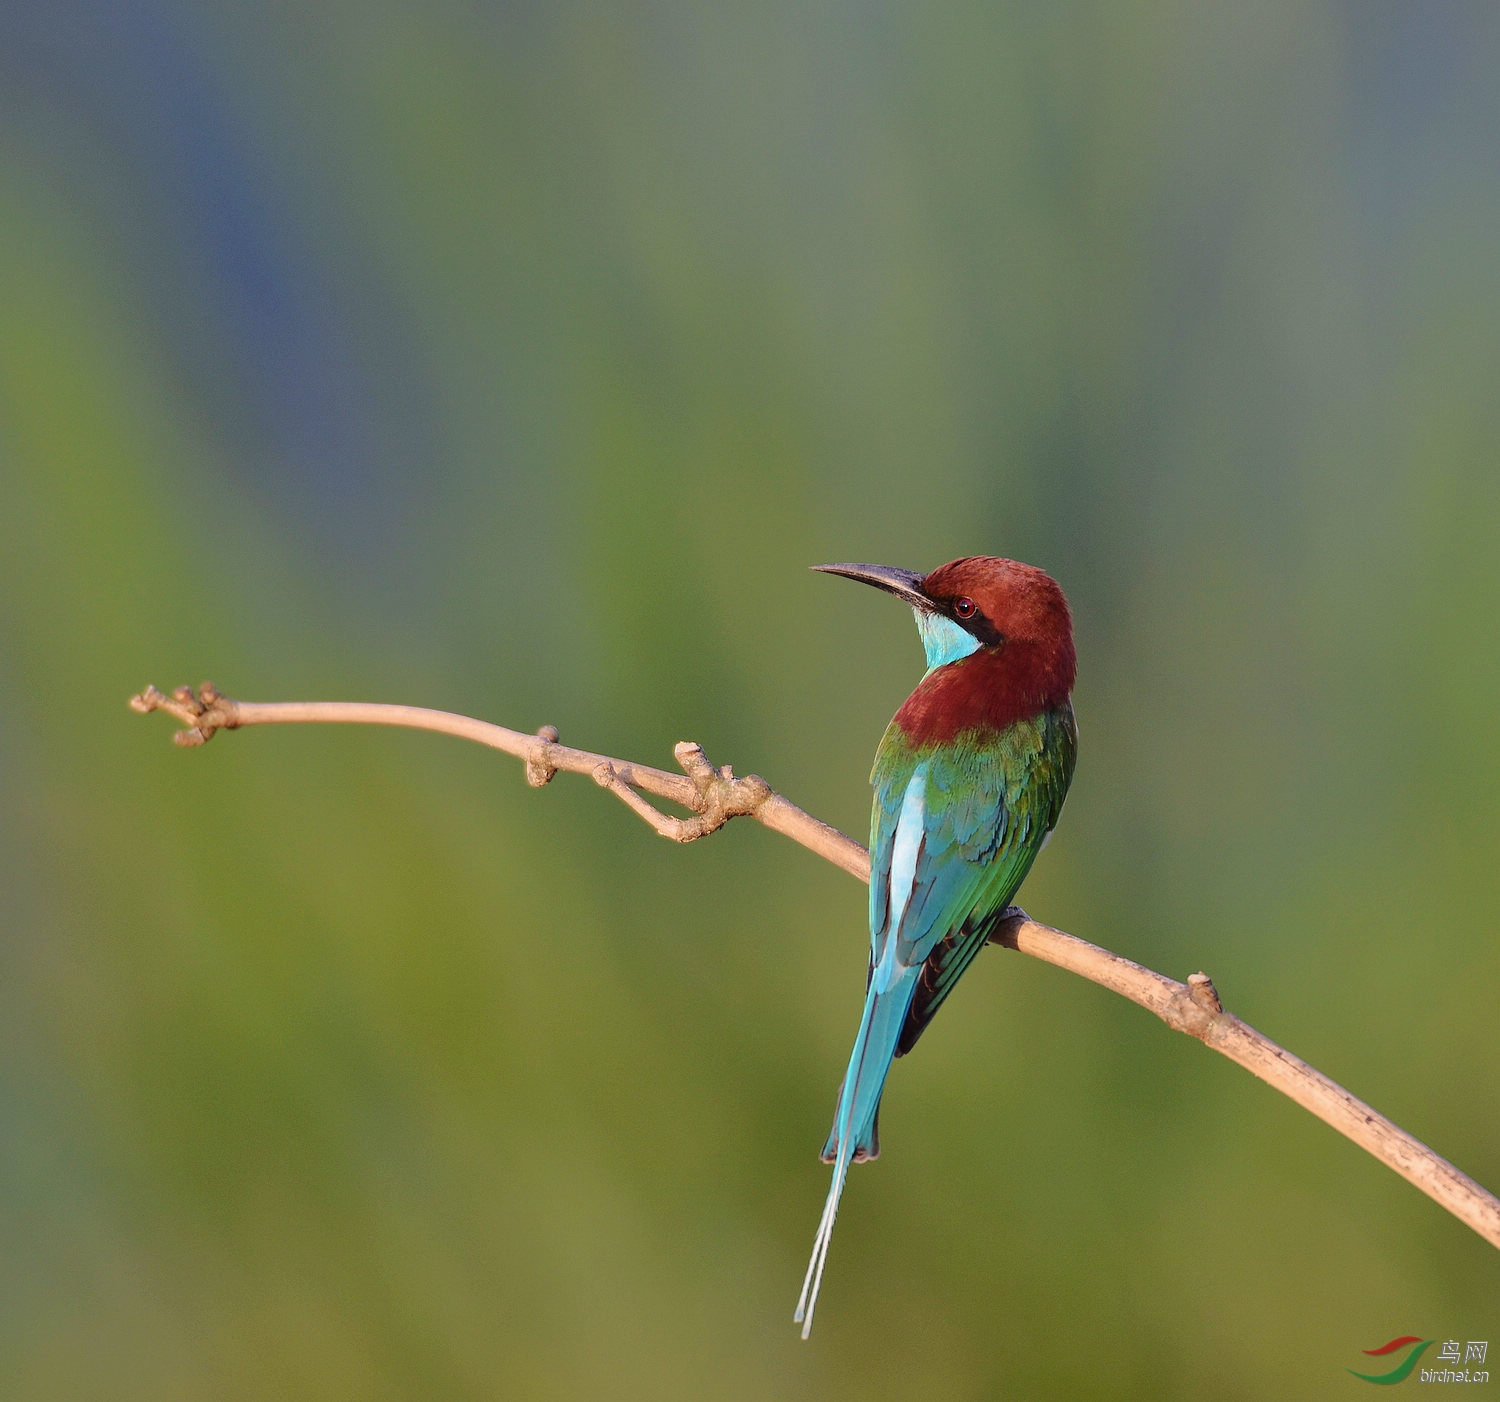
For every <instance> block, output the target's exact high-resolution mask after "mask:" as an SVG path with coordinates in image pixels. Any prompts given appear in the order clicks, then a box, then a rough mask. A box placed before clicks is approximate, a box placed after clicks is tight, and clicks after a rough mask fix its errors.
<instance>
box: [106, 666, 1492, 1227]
mask: <svg viewBox="0 0 1500 1402" xmlns="http://www.w3.org/2000/svg"><path fill="white" fill-rule="evenodd" d="M130 704H131V706H132V707H133V708H134V709H135V710H137V711H140V712H142V713H145V712H148V711H166V712H168V713H169V714H171V715H173V716H175V717H176V718H177V719H178V720H180V721H181V722H182V724H183V725H184V726H185V727H186V728H185V729H183V730H180V731H178V732H177V734H176V735H175V736H174V738H175V739H176V741H177V743H178V744H180V745H201V744H203V743H205V742H206V741H207V740H209V739H211V738H212V737H213V735H214V734H215V732H216V731H219V730H234V729H238V728H240V727H243V726H247V725H269V724H286V723H294V722H306V721H321V722H333V723H344V724H349V723H353V724H357V725H399V726H407V727H410V728H412V729H416V730H435V731H439V732H441V733H442V734H445V735H457V736H459V737H461V738H462V739H465V740H476V741H478V742H479V743H480V744H481V745H489V746H490V747H491V748H492V749H497V750H503V751H504V752H505V753H506V754H510V755H514V756H515V757H516V758H517V759H520V760H523V761H524V762H525V765H526V781H527V782H528V783H529V784H531V785H532V786H533V787H536V788H540V787H541V786H542V785H543V784H546V783H547V782H548V781H549V780H551V778H552V776H553V775H554V774H556V773H557V772H558V771H559V770H566V771H568V772H569V773H573V774H589V775H591V776H592V777H593V778H594V780H595V782H596V783H598V784H599V785H600V786H601V787H603V788H607V789H609V790H610V791H611V792H612V793H614V794H615V795H617V796H618V797H619V798H620V799H621V800H623V801H624V802H625V803H626V805H627V806H628V807H630V809H631V810H632V811H633V812H635V813H636V814H637V815H638V816H639V817H641V818H643V819H644V820H645V821H646V822H647V823H649V824H650V825H651V826H652V827H653V828H654V829H655V830H656V831H657V832H659V833H660V834H661V835H662V836H663V837H668V838H671V839H672V840H673V841H676V842H692V841H694V840H696V839H697V838H700V837H706V836H707V835H708V834H709V833H711V832H714V831H716V830H717V829H719V828H721V827H722V826H723V825H724V824H725V823H726V822H728V821H729V820H730V819H731V818H736V817H752V818H754V819H755V820H756V821H757V822H759V823H762V824H763V825H764V826H766V827H768V828H771V829H772V830H773V831H775V832H779V833H781V834H783V835H784V836H786V837H790V838H791V839H792V840H793V841H794V842H798V843H800V844H801V845H802V846H804V847H806V848H807V849H808V850H809V851H811V852H815V853H817V855H818V856H820V857H823V858H825V859H826V860H827V861H830V862H832V863H833V864H834V865H835V866H837V867H841V868H842V869H843V870H844V871H847V872H848V873H849V874H850V875H851V876H857V877H859V878H860V880H862V881H866V882H868V881H869V879H870V856H869V853H868V852H866V851H865V849H864V848H863V847H861V846H860V845H859V843H857V842H855V841H854V840H853V838H850V837H846V836H845V835H844V834H843V833H841V832H839V831H838V830H837V829H836V828H831V827H829V826H828V824H827V823H823V822H820V821H819V820H818V819H817V818H814V817H813V816H812V815H811V814H810V813H805V812H803V810H802V809H800V808H798V807H797V806H796V804H794V803H791V802H790V801H789V800H787V799H785V798H783V797H782V796H781V795H780V794H779V793H777V792H776V791H775V790H773V789H772V788H771V786H770V785H769V784H767V783H766V781H765V780H764V779H762V778H760V777H758V776H757V775H754V774H752V775H749V776H747V777H745V778H736V777H735V776H734V772H733V770H732V769H731V768H730V767H729V766H728V765H725V766H723V767H722V768H719V769H715V768H714V767H713V765H711V764H710V763H709V762H708V757H707V756H706V755H705V754H704V753H703V750H702V748H701V747H700V746H698V745H694V744H691V743H689V742H686V741H684V742H683V743H682V744H680V745H678V746H677V747H676V749H675V750H674V752H673V753H674V754H675V756H676V758H677V762H678V764H679V765H681V766H682V769H683V771H684V772H683V773H682V774H673V773H670V772H669V771H667V770H662V769H652V768H649V767H648V766H646V765H640V764H632V763H630V762H629V761H628V760H620V759H614V758H611V757H610V756H608V755H596V754H592V753H590V752H589V751H587V750H575V749H571V748H569V747H568V746H566V745H562V744H559V743H558V734H557V730H556V728H555V727H553V726H550V725H548V726H543V727H542V728H541V730H539V731H538V732H537V733H536V734H535V735H526V734H523V733H522V732H521V731H518V730H507V729H506V728H505V727H504V726H500V725H491V724H489V723H488V722H486V721H480V720H474V719H472V718H471V717H469V716H460V715H454V714H452V713H451V712H449V711H431V710H427V709H425V708H423V707H420V706H387V705H380V704H375V703H366V702H357V701H356V702H346V701H281V702H256V701H234V700H231V699H230V698H229V697H227V696H224V695H223V694H222V693H220V692H219V691H218V690H217V689H216V688H215V687H214V685H213V684H212V683H211V682H205V683H204V684H203V685H202V686H201V687H200V688H199V689H198V692H197V694H196V695H195V694H194V693H193V691H192V690H191V689H190V688H188V687H185V686H184V687H178V688H177V690H176V691H174V692H173V693H172V695H171V696H170V697H168V696H164V695H163V694H162V693H161V692H159V691H158V690H157V689H156V688H155V687H154V686H148V687H147V688H146V689H145V691H143V692H142V693H141V694H140V695H139V696H133V697H132V698H131V700H130ZM638 790H644V791H645V792H646V793H650V794H654V795H655V796H656V797H658V798H664V799H667V800H668V801H670V802H672V803H676V804H678V805H680V806H681V807H683V808H686V809H688V810H690V811H691V812H692V814H693V816H692V817H690V818H674V817H671V816H669V815H668V814H665V813H662V812H660V811H659V810H658V809H656V808H655V807H653V806H652V805H651V804H650V803H648V802H647V801H646V800H645V799H644V798H642V797H641V794H640V793H639V792H638ZM991 938H992V940H993V942H994V943H996V944H1002V945H1004V946H1005V947H1006V948H1008V949H1014V950H1017V951H1019V952H1020V953H1022V954H1029V955H1030V956H1031V957H1032V958H1035V959H1041V960H1043V961H1044V962H1046V963H1048V964H1055V965H1057V966H1058V967H1059V968H1061V969H1067V970H1068V971H1069V972H1070V973H1075V974H1078V975H1079V976H1081V977H1082V978H1086V979H1088V980H1090V981H1091V982H1093V983H1097V984H1099V985H1100V986H1101V987H1104V988H1108V989H1110V990H1111V991H1113V992H1115V993H1118V994H1120V995H1121V996H1122V997H1125V998H1128V999H1130V1001H1131V1002H1133V1003H1139V1004H1140V1006H1141V1007H1143V1008H1145V1009H1147V1010H1148V1011H1149V1012H1152V1013H1155V1014H1156V1016H1157V1017H1159V1018H1160V1019H1161V1020H1162V1021H1163V1022H1165V1023H1166V1024H1167V1026H1168V1027H1171V1028H1173V1029H1174V1030H1176V1031H1178V1032H1186V1033H1187V1034H1188V1035H1189V1036H1191V1037H1196V1038H1198V1040H1199V1041H1201V1042H1203V1043H1204V1045H1205V1046H1208V1047H1211V1048H1212V1049H1213V1050H1214V1051H1216V1052H1221V1053H1222V1054H1223V1055H1224V1056H1227V1057H1228V1058H1229V1059H1230V1060H1231V1061H1234V1062H1237V1063H1238V1064H1239V1065H1241V1066H1243V1067H1244V1068H1245V1069H1246V1070H1247V1071H1250V1072H1253V1073H1254V1074H1255V1075H1257V1076H1259V1077H1260V1078H1261V1080H1263V1081H1265V1082H1266V1083H1267V1084H1268V1085H1270V1086H1272V1087H1274V1088H1275V1089H1276V1090H1279V1091H1280V1092H1281V1093H1282V1094H1283V1095H1286V1096H1288V1097H1290V1098H1291V1099H1292V1100H1294V1101H1296V1103H1297V1104H1298V1105H1300V1106H1302V1107H1303V1109H1305V1110H1310V1111H1311V1112H1312V1113H1313V1114H1314V1115H1316V1116H1317V1117H1318V1118H1319V1119H1320V1120H1323V1121H1324V1122H1325V1123H1327V1124H1330V1125H1332V1126H1333V1128H1334V1129H1336V1130H1338V1131H1339V1133H1340V1134H1343V1135H1345V1136H1346V1137H1347V1138H1349V1139H1351V1140H1353V1141H1354V1143H1356V1144H1358V1145H1359V1146H1360V1148H1362V1149H1364V1150H1366V1151H1367V1152H1368V1153H1370V1154H1373V1155H1374V1156H1375V1157H1376V1158H1377V1159H1379V1160H1380V1161H1381V1162H1382V1163H1383V1164H1385V1165H1386V1166H1387V1167H1389V1168H1392V1169H1394V1170H1395V1171H1396V1172H1397V1173H1399V1174H1400V1175H1401V1176H1402V1177H1403V1178H1405V1179H1406V1180H1407V1181H1408V1182H1409V1183H1412V1184H1414V1185H1415V1186H1416V1187H1418V1188H1420V1189H1421V1190H1422V1191H1423V1192H1424V1193H1426V1194H1427V1196H1428V1197H1430V1198H1432V1199H1433V1201H1434V1202H1436V1203H1438V1204H1440V1205H1441V1206H1442V1207H1445V1208H1447V1210H1448V1211H1449V1212H1451V1213H1452V1214H1453V1215H1454V1216H1455V1217H1457V1218H1458V1219H1459V1220H1460V1221H1461V1222H1463V1223H1465V1224H1466V1225H1468V1226H1469V1227H1472V1228H1473V1230H1474V1231H1476V1232H1478V1233H1479V1235H1480V1236H1482V1237H1484V1239H1485V1240H1486V1241H1488V1242H1490V1243H1491V1244H1492V1245H1494V1246H1496V1247H1500V1200H1497V1199H1496V1198H1495V1197H1494V1195H1493V1194H1491V1193H1488V1192H1486V1191H1485V1189H1483V1188H1482V1187H1480V1186H1479V1184H1478V1183H1476V1182H1475V1181H1474V1180H1473V1179H1472V1178H1470V1177H1469V1176H1468V1175H1467V1174H1465V1173H1461V1172H1460V1171H1459V1170H1458V1169H1457V1168H1455V1167H1454V1166H1453V1165H1452V1164H1451V1163H1449V1162H1448V1161H1447V1160H1446V1159H1444V1158H1442V1157H1440V1156H1439V1155H1437V1154H1435V1153H1434V1152H1433V1151H1432V1150H1431V1149H1429V1148H1428V1147H1427V1146H1426V1145H1425V1144H1423V1143H1422V1142H1421V1141H1420V1140H1417V1139H1414V1138H1413V1137H1412V1136H1411V1135H1409V1134H1408V1133H1407V1132H1406V1131H1405V1130H1403V1129H1401V1128H1400V1126H1398V1125H1395V1124H1393V1123H1392V1122H1391V1121H1390V1120H1388V1119H1386V1118H1385V1116H1384V1115H1381V1114H1379V1113H1378V1112H1377V1111H1375V1110H1373V1109H1371V1107H1370V1106H1368V1105H1366V1104H1365V1103H1364V1101H1362V1100H1359V1099H1357V1098H1356V1097H1355V1096H1353V1095H1351V1094H1350V1093H1349V1092H1348V1091H1346V1090H1345V1089H1344V1088H1343V1087H1342V1086H1340V1085H1338V1084H1337V1083H1335V1082H1334V1081H1331V1080H1329V1079H1328V1077H1327V1076H1325V1075H1324V1074H1323V1073H1322V1072H1321V1071H1318V1070H1316V1069H1315V1068H1314V1067H1311V1066H1309V1065H1308V1064H1307V1063H1306V1062H1305V1061H1302V1060H1300V1059H1299V1058H1298V1057H1295V1056H1293V1055H1292V1054H1291V1053H1290V1052H1288V1051H1286V1050H1284V1049H1283V1048H1282V1047H1279V1046H1277V1045H1276V1043H1275V1042H1273V1041H1271V1040H1270V1039H1269V1038H1266V1037H1263V1036H1261V1034H1260V1033H1259V1032H1257V1031H1256V1030H1255V1029H1254V1028H1253V1027H1251V1026H1249V1025H1248V1024H1247V1023H1244V1022H1241V1021H1240V1019H1239V1018H1237V1017H1235V1016H1234V1015H1233V1014H1232V1013H1227V1012H1225V1011H1224V1008H1223V1005H1222V1004H1221V1003H1220V1001H1219V995H1218V992H1217V991H1216V990H1215V988H1214V985H1213V982H1212V980H1211V979H1210V978H1209V977H1208V975H1207V974H1193V975H1192V976H1191V977H1190V978H1189V979H1188V981H1187V982H1186V983H1178V982H1177V980H1176V979H1170V978H1167V977H1166V976H1165V975H1163V974H1158V973H1155V972H1153V971H1152V970H1150V969H1147V968H1144V967H1142V966H1141V965H1140V964H1136V963H1133V962H1132V961H1131V960H1129V959H1123V958H1121V957H1120V956H1119V955H1118V954H1111V953H1110V951H1109V950H1107V949H1101V948H1100V947H1099V946H1098V945H1094V944H1090V943H1089V942H1088V941H1087V940H1081V939H1079V938H1077V936H1075V935H1069V934H1065V933H1064V932H1063V931H1062V930H1054V929H1052V928H1051V927H1050V926H1048V925H1042V924H1039V923H1038V922H1037V921H1035V920H1032V919H1031V918H1030V917H1029V916H1028V915H1027V914H1026V912H1025V911H1024V910H1021V909H1020V908H1019V907H1016V906H1012V907H1011V909H1010V910H1009V911H1008V912H1007V913H1006V916H1005V918H1004V919H1003V920H1002V921H1001V923H1000V925H999V927H998V928H997V930H996V933H995V934H994V935H993V936H992V937H991Z"/></svg>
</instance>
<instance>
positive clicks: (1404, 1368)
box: [1346, 1334, 1437, 1387]
mask: <svg viewBox="0 0 1500 1402" xmlns="http://www.w3.org/2000/svg"><path fill="white" fill-rule="evenodd" d="M1436 1342H1437V1340H1436V1339H1419V1338H1418V1337H1417V1336H1416V1335H1415V1334H1403V1335H1402V1336H1401V1337H1400V1338H1399V1339H1392V1340H1391V1341H1390V1343H1388V1344H1383V1345H1381V1347H1380V1348H1367V1349H1364V1350H1362V1352H1364V1353H1366V1354H1368V1355H1369V1356H1370V1357H1372V1358H1388V1357H1390V1355H1391V1354H1393V1353H1399V1352H1400V1351H1401V1350H1402V1349H1404V1348H1406V1347H1408V1346H1409V1345H1411V1344H1415V1345H1416V1347H1415V1348H1413V1349H1412V1351H1411V1352H1410V1353H1408V1354H1407V1355H1406V1357H1405V1358H1403V1359H1402V1360H1401V1362H1400V1363H1398V1364H1397V1365H1396V1366H1395V1367H1394V1368H1392V1369H1391V1371H1390V1372H1389V1373H1354V1369H1353V1368H1349V1369H1346V1371H1347V1372H1350V1373H1354V1376H1355V1377H1356V1378H1363V1379H1364V1380H1365V1381H1366V1382H1367V1383H1380V1384H1382V1385H1383V1386H1387V1387H1388V1386H1390V1385H1392V1384H1394V1383H1400V1382H1405V1381H1406V1379H1407V1377H1408V1376H1409V1375H1410V1374H1411V1370H1412V1369H1413V1368H1415V1367H1416V1366H1417V1359H1419V1358H1420V1357H1421V1356H1422V1355H1423V1354H1424V1353H1426V1352H1427V1350H1428V1349H1430V1348H1431V1347H1432V1346H1433V1344H1435V1343H1436Z"/></svg>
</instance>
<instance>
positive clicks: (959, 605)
mask: <svg viewBox="0 0 1500 1402" xmlns="http://www.w3.org/2000/svg"><path fill="white" fill-rule="evenodd" d="M953 612H954V613H956V614H957V615H958V616H959V617H960V618H973V617H974V600H973V599H957V600H955V601H954V604H953Z"/></svg>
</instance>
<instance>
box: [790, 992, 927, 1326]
mask: <svg viewBox="0 0 1500 1402" xmlns="http://www.w3.org/2000/svg"><path fill="white" fill-rule="evenodd" d="M921 972H922V966H921V965H920V964H918V965H916V967H914V968H910V969H907V968H901V969H899V972H898V973H897V975H896V977H895V978H894V979H891V980H890V983H889V986H888V987H886V988H885V989H884V990H880V989H879V988H878V984H879V983H881V982H882V980H880V979H876V980H875V982H873V983H872V984H871V986H870V990H869V992H868V993H867V994H866V995H865V1011H864V1016H863V1017H861V1018H860V1023H859V1035H858V1036H857V1037H855V1039H854V1050H853V1052H852V1053H851V1054H850V1056H849V1069H848V1071H847V1072H845V1074H844V1084H843V1085H842V1086H841V1087H840V1089H839V1104H838V1110H837V1112H836V1113H835V1115H834V1118H833V1131H832V1133H830V1134H829V1136H828V1143H827V1144H825V1145H824V1146H823V1159H824V1161H825V1162H830V1161H831V1162H832V1164H833V1186H832V1187H831V1188H830V1189H829V1190H828V1200H827V1202H826V1203H825V1204H824V1205H823V1216H822V1219H821V1220H820V1221H819V1223H818V1235H817V1237H816V1239H815V1240H814V1241H813V1251H812V1259H811V1260H810V1261H809V1262H808V1263H807V1276H806V1278H805V1279H804V1280H803V1282H802V1295H801V1297H800V1298H799V1299H798V1301H797V1312H796V1314H795V1315H793V1316H792V1317H793V1319H795V1320H796V1322H797V1323H799V1324H801V1325H802V1337H803V1338H804V1339H805V1338H807V1336H808V1335H809V1334H810V1333H812V1319H813V1310H814V1308H815V1307H816V1306H817V1303H818V1289H819V1287H820V1286H821V1285H822V1283H823V1265H824V1262H825V1261H827V1259H828V1243H829V1241H830V1240H831V1238H832V1237H833V1220H834V1218H835V1217H836V1216H837V1215H838V1210H839V1198H840V1197H841V1196H842V1195H843V1191H844V1179H845V1177H846V1175H847V1174H848V1172H849V1165H850V1164H851V1163H856V1162H859V1161H860V1160H863V1159H873V1158H874V1157H875V1156H876V1155H877V1154H878V1153H879V1152H880V1138H879V1132H878V1129H877V1123H878V1119H879V1115H880V1094H881V1092H882V1091H883V1090H884V1089H885V1077H886V1073H887V1072H888V1071H889V1070H890V1069H891V1059H892V1058H893V1057H894V1056H895V1055H896V1044H897V1042H898V1041H899V1040H900V1038H901V1029H902V1027H903V1026H904V1025H905V1023H906V1012H907V1009H908V1008H910V1007H911V1000H912V995H913V994H914V993H915V992H916V989H917V980H918V978H919V977H920V975H921Z"/></svg>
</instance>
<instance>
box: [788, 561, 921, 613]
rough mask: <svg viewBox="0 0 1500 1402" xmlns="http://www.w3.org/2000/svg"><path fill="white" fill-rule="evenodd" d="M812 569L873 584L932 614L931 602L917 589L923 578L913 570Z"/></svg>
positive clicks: (880, 567) (868, 567)
mask: <svg viewBox="0 0 1500 1402" xmlns="http://www.w3.org/2000/svg"><path fill="white" fill-rule="evenodd" d="M813 569H815V570H818V571H819V572H820V573H822V574H841V575H843V576H844V578H845V579H857V580H859V582H860V583H861V584H873V585H874V586H875V587H876V588H877V589H884V590H885V592H886V593H887V594H894V595H895V596H896V597H897V598H898V599H902V600H904V601H905V602H906V603H908V604H910V605H911V606H912V607H913V608H915V609H921V610H922V612H923V613H931V612H932V600H931V599H929V598H928V597H927V595H926V594H924V593H923V592H922V590H921V589H920V587H919V586H920V585H921V583H922V580H923V577H924V576H922V575H920V574H918V573H917V572H916V571H915V570H899V569H897V568H896V567H895V566H894V565H814V566H813Z"/></svg>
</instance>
